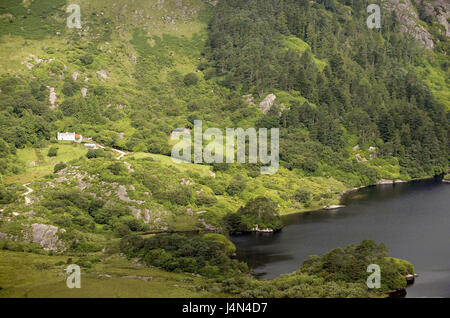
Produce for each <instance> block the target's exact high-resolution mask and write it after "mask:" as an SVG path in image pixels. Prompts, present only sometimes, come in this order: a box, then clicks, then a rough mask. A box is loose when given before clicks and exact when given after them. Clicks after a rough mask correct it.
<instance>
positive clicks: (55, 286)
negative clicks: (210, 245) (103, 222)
mask: <svg viewBox="0 0 450 318" xmlns="http://www.w3.org/2000/svg"><path fill="white" fill-rule="evenodd" d="M68 259H69V257H68V256H46V255H37V254H31V253H23V252H21V253H18V252H11V251H0V298H4V297H25V298H27V297H31V298H32V297H40V298H47V297H49V298H53V297H55V298H59V297H62V298H70V297H82V298H83V297H88V298H89V297H99V298H103V297H114V298H115V297H137V298H140V297H151V298H164V297H171V298H173V297H175V298H184V297H215V296H217V295H215V294H213V293H210V292H207V291H204V290H203V289H204V287H205V286H206V285H207V280H206V279H204V278H201V277H197V276H193V275H191V274H176V273H168V272H165V271H162V270H159V269H156V268H145V267H143V266H141V265H139V264H136V263H133V262H131V261H128V260H127V259H125V258H124V257H120V256H112V257H109V258H104V259H102V260H101V261H100V262H98V263H96V264H93V265H92V267H91V268H83V267H82V269H81V288H80V289H76V288H74V289H69V288H68V287H67V285H66V279H67V275H66V273H65V268H66V267H67V260H68ZM76 260H77V259H76V258H74V262H76ZM221 296H224V295H221Z"/></svg>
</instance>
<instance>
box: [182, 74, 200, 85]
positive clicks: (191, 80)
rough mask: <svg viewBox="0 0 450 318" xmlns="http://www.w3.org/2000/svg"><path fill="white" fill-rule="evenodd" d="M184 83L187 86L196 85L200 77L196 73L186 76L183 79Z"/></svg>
mask: <svg viewBox="0 0 450 318" xmlns="http://www.w3.org/2000/svg"><path fill="white" fill-rule="evenodd" d="M183 82H184V84H185V85H186V86H192V85H196V84H197V82H198V76H197V74H195V73H189V74H186V76H185V77H184V79H183Z"/></svg>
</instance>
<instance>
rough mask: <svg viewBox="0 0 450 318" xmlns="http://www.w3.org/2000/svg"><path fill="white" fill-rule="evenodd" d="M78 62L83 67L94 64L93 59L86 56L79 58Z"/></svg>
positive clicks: (88, 55)
mask: <svg viewBox="0 0 450 318" xmlns="http://www.w3.org/2000/svg"><path fill="white" fill-rule="evenodd" d="M80 61H81V63H83V64H84V65H90V64H92V63H93V62H94V58H93V57H92V55H90V54H86V55H83V56H82V57H80Z"/></svg>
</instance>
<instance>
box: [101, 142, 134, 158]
mask: <svg viewBox="0 0 450 318" xmlns="http://www.w3.org/2000/svg"><path fill="white" fill-rule="evenodd" d="M94 143H95V144H96V145H97V146H98V147H99V148H102V149H105V148H106V146H105V145H102V144H100V143H98V142H96V141H94ZM109 148H111V150H112V151H114V152H116V153H118V154H119V155H118V156H117V157H116V159H117V160H121V159H122V158H123V157H124V156H125V155H126V154H127V152H125V151H122V150H119V149H116V148H113V147H109ZM130 153H131V152H130Z"/></svg>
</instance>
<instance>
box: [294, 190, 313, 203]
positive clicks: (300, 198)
mask: <svg viewBox="0 0 450 318" xmlns="http://www.w3.org/2000/svg"><path fill="white" fill-rule="evenodd" d="M293 198H294V200H295V201H297V202H300V203H303V204H306V203H308V202H309V201H310V200H311V192H309V191H307V190H303V189H297V191H295V193H294V197H293Z"/></svg>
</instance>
